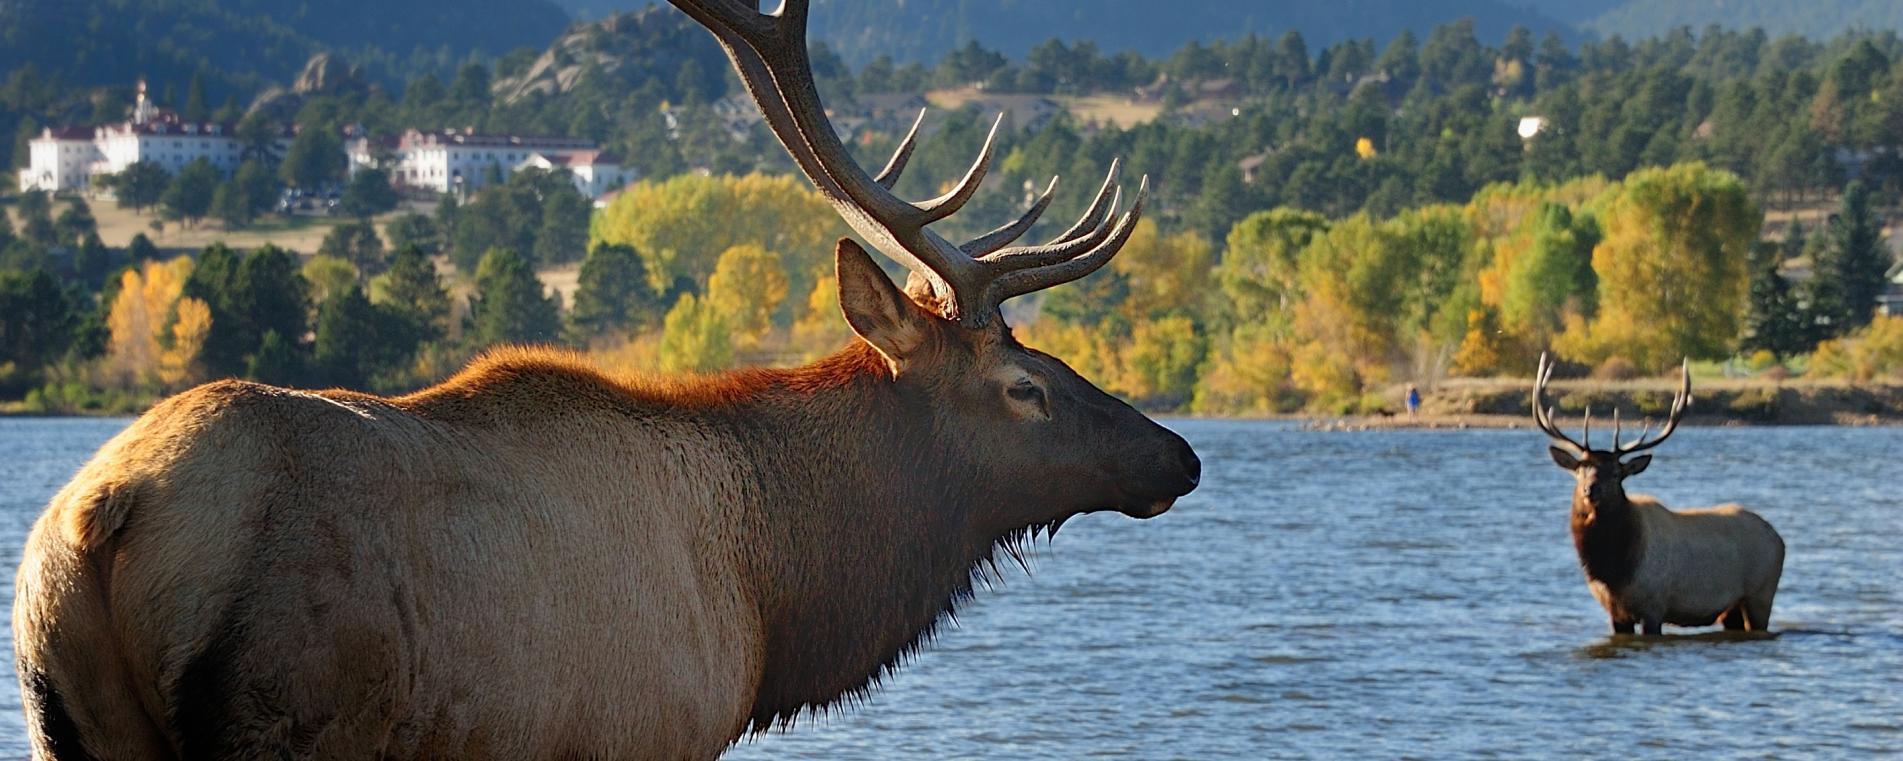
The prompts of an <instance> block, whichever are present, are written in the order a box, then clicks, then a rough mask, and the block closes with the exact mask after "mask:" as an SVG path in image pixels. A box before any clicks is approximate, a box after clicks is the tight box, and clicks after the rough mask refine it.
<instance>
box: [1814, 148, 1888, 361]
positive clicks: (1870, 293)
mask: <svg viewBox="0 0 1903 761" xmlns="http://www.w3.org/2000/svg"><path fill="white" fill-rule="evenodd" d="M1831 244H1832V245H1831V247H1830V249H1829V251H1830V255H1829V258H1828V259H1827V260H1826V261H1824V262H1820V263H1819V266H1818V270H1817V274H1818V276H1820V277H1823V278H1828V279H1830V280H1832V281H1834V282H1835V285H1834V287H1833V288H1832V289H1831V290H1832V291H1833V295H1834V297H1835V303H1834V304H1831V308H1832V309H1833V311H1834V314H1833V315H1832V316H1833V317H1834V318H1835V324H1836V325H1838V326H1840V327H1839V329H1838V330H1839V334H1842V333H1848V332H1850V331H1852V330H1856V329H1857V328H1860V327H1863V326H1865V325H1868V324H1870V319H1871V317H1873V316H1874V315H1875V314H1876V307H1877V297H1878V296H1880V295H1882V293H1883V288H1884V281H1883V276H1884V274H1885V273H1886V272H1888V271H1889V269H1890V264H1891V257H1890V250H1889V247H1888V246H1886V245H1884V242H1883V230H1882V222H1881V221H1880V220H1878V219H1877V217H1876V212H1875V211H1874V210H1873V209H1872V208H1871V204H1870V190H1869V188H1867V187H1865V186H1864V184H1863V183H1862V182H1851V183H1850V185H1849V186H1847V187H1845V188H1844V197H1843V202H1842V205H1841V207H1840V208H1839V209H1838V212H1837V224H1836V226H1835V227H1834V228H1832V229H1831Z"/></svg>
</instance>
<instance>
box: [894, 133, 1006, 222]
mask: <svg viewBox="0 0 1903 761" xmlns="http://www.w3.org/2000/svg"><path fill="white" fill-rule="evenodd" d="M1002 126H1004V113H1003V112H999V113H998V118H997V119H994V120H992V122H991V131H990V132H987V133H985V144H984V146H983V147H981V148H979V149H978V158H977V160H975V161H973V162H971V168H970V169H966V170H965V176H964V177H963V178H960V179H959V180H958V184H957V185H954V186H952V189H951V190H949V191H947V192H946V193H945V194H944V195H942V196H939V197H937V198H934V199H932V200H930V201H925V202H923V203H919V204H915V206H917V208H918V210H919V213H920V214H922V215H923V216H924V222H923V224H931V223H933V222H937V221H938V220H941V219H944V218H946V217H949V216H951V215H953V214H956V213H958V210H959V209H961V208H964V205H965V202H966V201H970V200H971V197H972V195H974V194H976V193H977V192H978V186H979V185H981V184H983V183H984V181H985V173H986V172H989V171H991V150H992V148H993V146H995V145H996V144H997V140H998V128H999V127H1002Z"/></svg>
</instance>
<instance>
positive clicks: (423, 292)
mask: <svg viewBox="0 0 1903 761" xmlns="http://www.w3.org/2000/svg"><path fill="white" fill-rule="evenodd" d="M586 271H587V270H586V266H585V265H584V269H583V273H584V274H583V276H582V281H583V282H584V283H586V282H587V275H586ZM584 287H586V286H585V285H584ZM370 300H371V302H373V303H375V304H377V305H378V306H382V307H385V308H387V309H390V310H392V311H393V312H394V313H396V314H397V315H399V316H401V317H402V318H403V319H404V320H405V321H406V322H408V323H409V325H410V331H411V333H412V334H414V335H415V336H417V337H418V339H419V340H426V341H429V340H435V339H438V338H442V337H443V335H444V333H445V332H446V331H447V329H448V326H449V308H450V304H449V291H448V290H446V289H444V288H443V280H442V278H441V277H440V276H438V275H437V273H436V265H434V264H432V263H430V260H429V257H427V256H424V255H423V252H422V251H421V250H419V249H417V247H416V246H405V247H403V248H401V249H399V250H398V251H397V254H396V258H395V259H393V260H391V262H390V271H388V272H385V273H383V274H382V275H379V276H378V277H377V278H376V279H375V280H372V281H371V282H370ZM577 303H579V297H578V298H577Z"/></svg>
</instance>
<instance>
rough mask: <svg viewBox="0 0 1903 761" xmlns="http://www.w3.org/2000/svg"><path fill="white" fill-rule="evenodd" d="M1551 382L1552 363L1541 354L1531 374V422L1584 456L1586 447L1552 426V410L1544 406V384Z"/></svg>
mask: <svg viewBox="0 0 1903 761" xmlns="http://www.w3.org/2000/svg"><path fill="white" fill-rule="evenodd" d="M1552 380H1553V362H1552V360H1551V359H1549V358H1548V357H1547V356H1546V354H1545V353H1544V352H1542V353H1541V354H1540V364H1539V369H1538V370H1537V371H1536V372H1534V373H1533V422H1534V424H1535V425H1538V426H1539V427H1540V430H1541V431H1543V432H1545V433H1546V435H1547V436H1548V437H1549V438H1551V439H1553V440H1554V441H1557V442H1560V443H1562V444H1565V445H1566V446H1569V447H1572V448H1573V450H1574V451H1577V452H1579V453H1581V454H1584V453H1586V452H1587V451H1588V450H1587V449H1586V447H1584V446H1581V445H1580V443H1579V442H1577V441H1573V439H1572V437H1571V436H1567V435H1566V434H1565V433H1564V432H1562V431H1560V430H1559V427H1558V426H1556V425H1553V408H1552V407H1548V406H1546V404H1545V403H1544V402H1545V399H1544V397H1545V396H1546V384H1547V383H1548V382H1550V381H1552Z"/></svg>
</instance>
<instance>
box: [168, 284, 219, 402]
mask: <svg viewBox="0 0 1903 761" xmlns="http://www.w3.org/2000/svg"><path fill="white" fill-rule="evenodd" d="M173 311H174V312H175V313H177V314H178V320H177V321H176V322H173V323H172V346H171V348H168V349H166V350H165V351H164V353H163V354H161V355H160V356H159V382H160V383H163V384H165V386H167V387H168V388H178V387H180V386H182V385H185V384H187V383H189V382H191V381H195V380H198V378H199V368H198V354H199V352H201V351H203V350H204V348H205V337H206V336H209V335H211V307H210V306H208V305H206V304H205V302H204V301H202V300H199V299H193V298H184V299H179V300H178V304H177V305H176V306H175V307H174V309H173Z"/></svg>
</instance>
